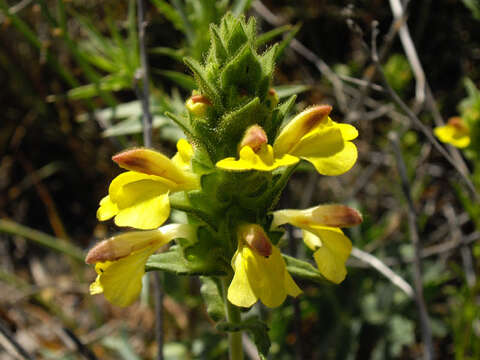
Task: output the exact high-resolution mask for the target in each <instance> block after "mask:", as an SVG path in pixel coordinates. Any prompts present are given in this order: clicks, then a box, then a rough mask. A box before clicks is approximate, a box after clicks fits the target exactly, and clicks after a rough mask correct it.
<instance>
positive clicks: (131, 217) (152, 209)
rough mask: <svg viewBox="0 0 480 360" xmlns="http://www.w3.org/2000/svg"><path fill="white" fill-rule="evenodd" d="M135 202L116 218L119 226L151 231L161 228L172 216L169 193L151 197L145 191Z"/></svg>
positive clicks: (122, 210) (121, 211)
mask: <svg viewBox="0 0 480 360" xmlns="http://www.w3.org/2000/svg"><path fill="white" fill-rule="evenodd" d="M135 200H136V201H135V202H132V203H131V204H129V206H127V207H125V208H123V209H121V210H120V212H119V213H118V214H117V216H115V224H116V225H117V226H130V227H133V228H135V229H142V230H149V229H155V228H157V227H159V226H160V225H162V224H163V223H164V222H165V220H167V219H168V216H169V215H170V201H169V198H168V193H167V194H160V195H157V196H151V194H148V193H147V192H146V191H145V192H143V193H140V195H139V196H138V197H137V198H136V199H135Z"/></svg>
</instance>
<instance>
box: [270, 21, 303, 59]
mask: <svg viewBox="0 0 480 360" xmlns="http://www.w3.org/2000/svg"><path fill="white" fill-rule="evenodd" d="M301 27H302V24H297V25H295V26H294V27H293V28H292V31H290V32H289V33H288V34H287V36H285V38H284V39H283V40H282V41H281V42H280V43H279V44H278V48H277V53H276V54H275V59H276V60H277V59H278V58H280V57H281V56H282V55H283V52H284V51H285V48H286V47H287V46H288V45H289V44H290V42H291V41H292V40H293V38H294V37H295V35H297V33H298V31H299V30H300V28H301Z"/></svg>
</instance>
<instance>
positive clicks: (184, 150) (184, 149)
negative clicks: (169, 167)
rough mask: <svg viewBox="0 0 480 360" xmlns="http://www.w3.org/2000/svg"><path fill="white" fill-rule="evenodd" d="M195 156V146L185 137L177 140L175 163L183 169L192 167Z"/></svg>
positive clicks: (173, 159)
mask: <svg viewBox="0 0 480 360" xmlns="http://www.w3.org/2000/svg"><path fill="white" fill-rule="evenodd" d="M192 158H193V147H192V145H190V143H189V142H188V141H187V140H185V139H180V140H178V142H177V153H176V154H175V156H174V157H173V158H172V161H173V163H174V164H175V165H176V166H178V167H179V168H181V169H183V170H187V169H189V168H190V167H191V161H192Z"/></svg>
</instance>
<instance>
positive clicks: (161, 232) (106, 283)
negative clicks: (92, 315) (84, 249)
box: [85, 224, 195, 306]
mask: <svg viewBox="0 0 480 360" xmlns="http://www.w3.org/2000/svg"><path fill="white" fill-rule="evenodd" d="M193 236H195V227H194V226H191V225H187V224H170V225H166V226H163V227H161V228H159V229H157V230H151V231H133V232H128V233H125V234H121V235H118V236H114V237H112V238H110V239H108V240H104V241H102V242H100V243H99V244H98V245H96V246H95V247H94V248H93V249H91V250H90V251H89V253H88V254H87V257H86V260H85V261H86V262H87V263H88V264H94V263H95V264H96V265H95V271H96V272H97V274H98V275H97V278H96V280H95V281H94V282H93V283H92V284H91V285H90V294H92V295H95V294H100V293H103V294H104V296H105V298H106V299H107V300H108V301H109V302H111V303H112V304H114V305H118V306H128V305H130V304H131V303H133V302H134V301H135V300H136V299H137V297H138V295H139V294H140V291H141V288H142V277H143V275H144V274H145V264H146V262H147V260H148V258H149V257H150V256H151V255H152V254H153V253H155V251H157V250H158V249H159V248H160V247H162V246H163V245H165V244H167V243H168V242H169V241H171V240H173V239H175V238H180V237H181V238H192V237H193Z"/></svg>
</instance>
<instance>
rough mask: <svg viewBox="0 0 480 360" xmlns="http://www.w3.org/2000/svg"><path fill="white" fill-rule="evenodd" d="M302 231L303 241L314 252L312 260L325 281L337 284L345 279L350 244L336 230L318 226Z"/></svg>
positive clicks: (340, 231)
mask: <svg viewBox="0 0 480 360" xmlns="http://www.w3.org/2000/svg"><path fill="white" fill-rule="evenodd" d="M309 230H310V231H304V241H305V243H306V244H307V245H308V246H309V247H311V248H312V247H313V248H314V250H315V252H314V254H313V258H314V259H315V262H316V263H317V266H318V270H319V271H320V273H321V274H322V275H323V276H325V278H326V279H328V280H330V281H332V282H334V283H336V284H338V283H340V282H342V281H343V280H344V279H345V276H346V275H347V268H346V267H345V262H346V261H347V259H348V257H349V256H350V252H351V250H352V243H351V242H350V240H349V239H348V238H347V237H346V236H345V235H344V234H343V232H342V230H340V229H338V228H332V227H326V226H319V227H314V228H310V229H309Z"/></svg>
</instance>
